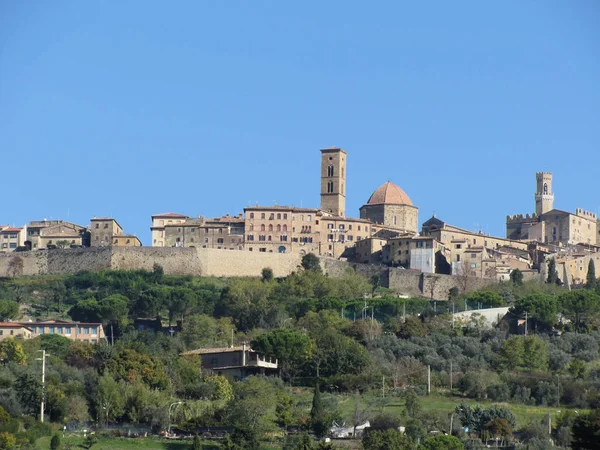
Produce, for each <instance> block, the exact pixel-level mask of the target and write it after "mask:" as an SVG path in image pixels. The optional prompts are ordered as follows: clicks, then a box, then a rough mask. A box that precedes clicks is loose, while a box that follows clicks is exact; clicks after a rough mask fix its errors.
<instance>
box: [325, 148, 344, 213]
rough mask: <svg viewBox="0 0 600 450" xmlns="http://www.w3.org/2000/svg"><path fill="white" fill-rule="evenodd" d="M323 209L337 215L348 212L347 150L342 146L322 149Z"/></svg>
mask: <svg viewBox="0 0 600 450" xmlns="http://www.w3.org/2000/svg"><path fill="white" fill-rule="evenodd" d="M321 209H322V210H323V211H325V212H328V213H331V214H333V215H335V216H342V217H344V215H345V213H346V211H345V210H346V152H345V151H344V150H342V149H341V148H337V147H330V148H324V149H322V150H321Z"/></svg>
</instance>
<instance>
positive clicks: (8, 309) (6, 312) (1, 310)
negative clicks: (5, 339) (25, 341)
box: [0, 300, 19, 322]
mask: <svg viewBox="0 0 600 450" xmlns="http://www.w3.org/2000/svg"><path fill="white" fill-rule="evenodd" d="M18 314H19V305H18V304H17V302H13V301H11V300H0V321H2V322H5V321H7V320H9V319H16V318H17V315H18Z"/></svg>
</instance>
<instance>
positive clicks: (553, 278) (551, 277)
mask: <svg viewBox="0 0 600 450" xmlns="http://www.w3.org/2000/svg"><path fill="white" fill-rule="evenodd" d="M546 281H547V282H548V283H549V284H556V283H557V282H558V273H557V272H556V261H555V260H554V258H552V259H550V261H549V262H548V279H547V280H546Z"/></svg>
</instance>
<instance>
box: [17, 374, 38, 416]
mask: <svg viewBox="0 0 600 450" xmlns="http://www.w3.org/2000/svg"><path fill="white" fill-rule="evenodd" d="M15 390H16V391H17V398H18V399H19V401H20V402H21V406H23V408H24V409H25V410H26V411H28V412H34V411H38V410H39V407H40V402H41V400H42V383H41V382H40V380H39V379H38V377H35V376H33V375H32V374H30V373H24V374H23V375H21V376H20V377H19V378H17V381H16V383H15Z"/></svg>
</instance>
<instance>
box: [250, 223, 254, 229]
mask: <svg viewBox="0 0 600 450" xmlns="http://www.w3.org/2000/svg"><path fill="white" fill-rule="evenodd" d="M250 231H254V224H253V223H251V224H250Z"/></svg>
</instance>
